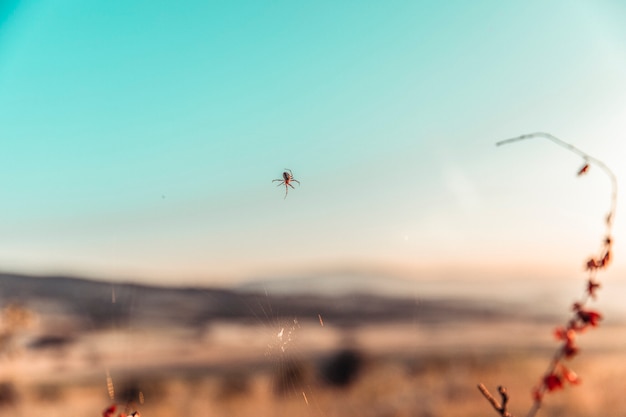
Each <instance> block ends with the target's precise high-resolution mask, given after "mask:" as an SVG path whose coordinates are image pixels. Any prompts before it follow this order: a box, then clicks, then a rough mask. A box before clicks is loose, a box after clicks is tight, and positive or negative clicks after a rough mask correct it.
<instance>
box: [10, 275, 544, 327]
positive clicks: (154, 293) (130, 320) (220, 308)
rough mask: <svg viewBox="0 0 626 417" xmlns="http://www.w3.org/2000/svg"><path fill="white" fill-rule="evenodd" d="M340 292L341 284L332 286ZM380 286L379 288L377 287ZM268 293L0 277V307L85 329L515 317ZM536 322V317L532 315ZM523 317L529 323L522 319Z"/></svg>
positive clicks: (459, 306)
mask: <svg viewBox="0 0 626 417" xmlns="http://www.w3.org/2000/svg"><path fill="white" fill-rule="evenodd" d="M338 285H341V284H338ZM378 285H380V283H379V284H378ZM300 288H301V291H300V292H298V293H294V292H290V291H284V290H283V291H273V290H272V288H271V287H267V286H265V287H264V286H262V285H261V286H259V287H254V286H242V287H240V288H237V289H219V288H172V287H159V286H148V285H138V284H132V283H111V282H105V281H94V280H89V279H83V278H72V277H64V276H45V277H35V276H27V275H17V274H6V273H5V274H0V306H2V305H6V304H8V303H10V302H12V303H18V304H21V305H23V306H25V307H27V308H29V309H31V310H33V311H35V312H37V313H38V314H39V315H40V317H43V318H51V317H58V316H64V317H69V318H72V319H73V320H75V321H77V322H78V323H79V325H80V327H82V328H84V329H94V330H96V329H102V328H107V327H112V326H122V325H123V326H131V325H133V326H187V327H189V326H192V327H193V326H202V325H205V324H207V323H208V322H212V321H224V320H227V321H237V322H243V323H245V322H250V323H251V324H254V323H258V321H259V320H268V319H278V318H281V317H291V318H298V320H300V321H306V320H312V321H317V320H319V318H318V315H322V316H323V317H324V321H325V322H328V323H330V324H334V325H337V326H355V325H359V324H360V323H368V324H371V323H373V322H386V321H389V322H391V321H393V322H403V321H411V322H420V323H426V324H428V323H431V324H434V323H441V322H447V321H468V320H470V321H471V320H474V321H475V320H498V319H502V320H505V319H511V318H516V317H521V316H522V315H523V314H522V313H521V309H519V308H516V306H515V305H514V304H510V303H503V302H497V301H495V300H486V299H482V300H481V299H477V298H473V297H472V298H465V299H464V298H462V297H443V296H435V295H427V296H418V295H415V294H411V293H410V292H404V294H405V295H404V296H398V295H395V296H394V295H391V294H388V293H387V294H386V293H383V292H382V291H381V294H380V295H379V294H377V293H376V286H375V285H370V290H371V291H365V290H363V287H361V288H362V290H361V291H360V292H359V293H354V292H350V291H348V290H347V288H348V287H345V288H344V291H335V292H319V291H314V290H302V287H300ZM533 314H534V319H541V318H542V317H541V316H540V315H539V314H538V313H537V312H536V311H535V312H534V313H533ZM526 318H528V317H526Z"/></svg>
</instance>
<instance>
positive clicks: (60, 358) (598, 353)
mask: <svg viewBox="0 0 626 417" xmlns="http://www.w3.org/2000/svg"><path fill="white" fill-rule="evenodd" d="M322 324H324V323H323V322H321V321H320V322H317V321H313V320H310V321H305V322H298V321H297V320H290V319H280V320H276V321H270V322H267V323H264V324H261V325H244V324H239V323H233V322H230V323H228V322H224V323H214V324H212V325H211V326H207V327H206V328H204V329H202V330H198V329H192V328H176V327H164V328H161V329H144V330H142V329H109V330H102V331H97V332H90V333H85V334H82V335H79V336H76V337H75V338H72V339H71V340H68V341H65V342H61V341H56V342H55V341H48V343H47V344H46V343H40V345H39V346H36V347H34V346H31V347H30V348H25V349H22V350H21V351H18V352H15V353H14V354H13V355H12V356H10V357H9V356H5V357H4V358H3V359H2V368H1V371H0V372H1V374H0V375H1V377H0V380H1V381H2V385H0V414H1V415H7V416H8V415H11V416H35V415H39V416H47V417H57V416H58V417H61V416H62V417H74V416H76V417H79V416H80V417H84V416H99V415H101V413H102V410H104V409H105V408H106V407H107V406H108V405H109V404H110V403H111V400H110V398H109V393H108V390H107V373H108V374H109V375H110V377H111V381H112V384H113V389H114V391H115V393H114V396H115V402H117V403H118V404H120V405H121V406H122V408H123V406H124V405H126V404H128V407H129V410H130V409H133V410H134V409H138V410H139V411H140V412H141V415H142V416H144V417H165V416H168V417H170V416H206V417H213V416H216V417H217V416H220V417H221V416H229V417H240V416H251V417H252V416H254V417H266V416H267V417H270V416H271V417H281V416H290V417H293V416H303V417H304V416H325V417H331V416H332V417H335V416H336V417H339V416H341V417H352V416H354V417H370V416H371V417H404V416H407V417H408V416H412V417H421V416H447V417H456V416H459V417H460V416H463V417H472V416H486V415H490V414H493V410H491V409H490V406H489V404H488V403H487V402H486V401H485V399H484V398H483V397H482V396H481V395H480V393H479V392H478V390H477V389H476V384H477V383H479V382H483V383H485V384H486V385H487V386H488V387H489V388H490V389H495V387H496V386H497V385H498V384H504V385H506V386H507V387H508V389H509V392H510V394H511V397H512V399H511V404H510V410H511V411H512V412H514V413H516V414H523V412H525V410H527V409H528V407H529V405H530V403H531V394H530V389H531V387H532V386H533V385H534V384H535V383H536V382H537V380H538V378H539V377H540V375H541V374H542V372H543V371H544V369H545V367H546V366H547V362H548V360H549V357H550V355H551V352H552V351H553V349H554V345H555V341H554V340H552V339H551V329H552V327H553V326H552V325H551V324H549V323H540V322H537V321H533V322H528V321H493V322H489V321H482V322H475V323H474V322H470V323H467V322H463V323H461V324H459V323H456V324H455V323H454V321H450V322H445V323H437V324H429V325H422V324H417V323H413V322H407V323H380V324H372V325H360V326H355V327H352V328H345V327H344V328H340V327H335V326H333V325H329V324H325V325H323V326H322ZM592 331H593V332H595V333H596V334H595V335H594V337H590V338H588V340H585V337H584V336H583V338H582V339H581V348H582V349H583V350H584V353H585V354H584V356H583V355H581V357H580V358H576V359H575V360H574V362H573V363H572V368H573V369H575V370H576V372H577V373H578V374H579V375H580V377H581V379H582V381H583V383H582V384H581V385H580V386H577V387H571V388H570V387H567V388H566V389H565V390H563V391H559V392H555V393H551V394H550V395H549V396H548V397H547V399H546V403H545V406H544V408H543V409H542V413H543V414H542V415H545V416H568V417H577V416H581V417H582V416H592V415H624V414H626V401H624V400H623V398H624V393H625V392H624V391H625V390H626V384H625V383H624V381H626V350H624V346H626V328H625V327H623V326H621V325H618V324H614V325H610V324H609V325H606V326H604V327H600V328H599V329H594V330H592Z"/></svg>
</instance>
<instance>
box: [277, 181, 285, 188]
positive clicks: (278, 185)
mask: <svg viewBox="0 0 626 417" xmlns="http://www.w3.org/2000/svg"><path fill="white" fill-rule="evenodd" d="M284 184H285V183H284V182H281V183H280V184H276V186H277V187H280V186H281V185H284Z"/></svg>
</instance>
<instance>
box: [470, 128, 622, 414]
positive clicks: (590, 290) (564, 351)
mask: <svg viewBox="0 0 626 417" xmlns="http://www.w3.org/2000/svg"><path fill="white" fill-rule="evenodd" d="M533 138H545V139H548V140H550V141H552V142H554V143H555V144H557V145H559V146H561V147H563V148H565V149H567V150H569V151H571V152H573V153H575V154H577V155H578V156H580V157H582V158H583V160H584V163H585V164H584V166H583V167H582V168H581V169H580V170H579V172H578V175H582V174H584V173H586V172H587V170H588V168H589V164H594V165H596V166H598V167H599V168H600V169H602V171H604V173H605V174H607V176H608V177H609V179H610V180H611V204H610V209H609V212H608V214H607V216H606V219H605V225H606V233H605V236H604V240H603V246H602V251H601V253H600V256H598V257H592V258H591V259H589V260H588V261H587V270H588V271H589V277H588V280H587V288H586V291H585V294H584V295H583V297H582V298H581V299H580V301H578V302H577V303H575V304H574V315H573V317H572V318H571V319H570V320H569V321H568V323H567V325H566V326H565V327H564V328H560V332H561V333H562V334H561V335H560V337H561V339H560V340H562V343H561V345H560V346H559V348H558V349H557V351H556V352H555V354H554V356H553V358H552V360H551V361H550V364H549V365H548V369H547V371H546V373H545V374H544V375H543V377H542V380H541V383H540V384H539V386H538V387H536V388H535V390H534V393H533V397H534V401H533V404H532V406H531V408H530V410H529V411H528V414H527V417H535V415H536V414H537V412H538V411H539V408H540V407H541V405H542V403H543V396H544V394H545V393H546V392H548V391H552V390H554V389H557V388H561V387H562V386H563V382H564V380H566V381H567V382H570V383H578V377H577V376H576V374H574V373H573V372H571V371H570V370H569V369H568V368H567V367H565V365H564V364H563V360H564V359H568V358H570V357H572V356H573V355H575V354H576V352H577V351H578V348H577V347H576V345H575V343H574V336H573V334H575V333H576V332H581V331H582V330H584V328H586V327H588V326H596V324H597V321H598V320H599V319H601V315H600V314H599V313H598V312H595V311H593V310H587V309H586V308H585V305H586V303H587V301H588V300H589V299H590V298H595V290H596V289H597V288H598V287H599V283H598V282H597V281H596V280H595V276H596V272H597V270H598V269H603V268H606V266H607V265H608V264H609V263H610V260H611V257H612V256H611V247H612V236H611V233H612V227H613V220H614V217H615V212H616V207H617V178H616V177H615V174H614V173H613V171H611V169H609V167H608V166H606V164H605V163H604V162H602V161H600V160H599V159H596V158H594V157H592V156H591V155H589V154H587V153H586V152H583V151H581V150H580V149H578V148H576V147H575V146H573V145H570V144H569V143H567V142H564V141H562V140H561V139H559V138H557V137H556V136H553V135H551V134H549V133H545V132H536V133H530V134H527V135H522V136H518V137H515V138H511V139H506V140H503V141H500V142H497V143H496V146H501V145H506V144H509V143H513V142H517V141H521V140H525V139H533ZM570 332H571V333H570ZM478 389H479V390H480V392H481V393H482V394H483V396H484V397H485V398H486V399H487V400H488V401H489V402H490V403H491V405H492V406H493V408H494V409H495V410H496V411H497V412H498V413H499V414H500V415H501V416H503V417H512V416H511V414H509V413H508V412H507V411H506V406H507V402H508V399H509V397H508V394H507V392H506V389H505V388H504V387H498V392H499V393H500V396H501V397H502V405H500V403H499V402H498V401H497V400H496V399H495V398H494V397H493V395H491V394H490V393H489V391H488V390H487V388H485V386H484V385H483V384H480V385H479V386H478Z"/></svg>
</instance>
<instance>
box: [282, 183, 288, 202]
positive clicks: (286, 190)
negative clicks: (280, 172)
mask: <svg viewBox="0 0 626 417" xmlns="http://www.w3.org/2000/svg"><path fill="white" fill-rule="evenodd" d="M288 192H289V188H287V183H285V196H284V197H283V200H284V199H285V198H287V193H288Z"/></svg>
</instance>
